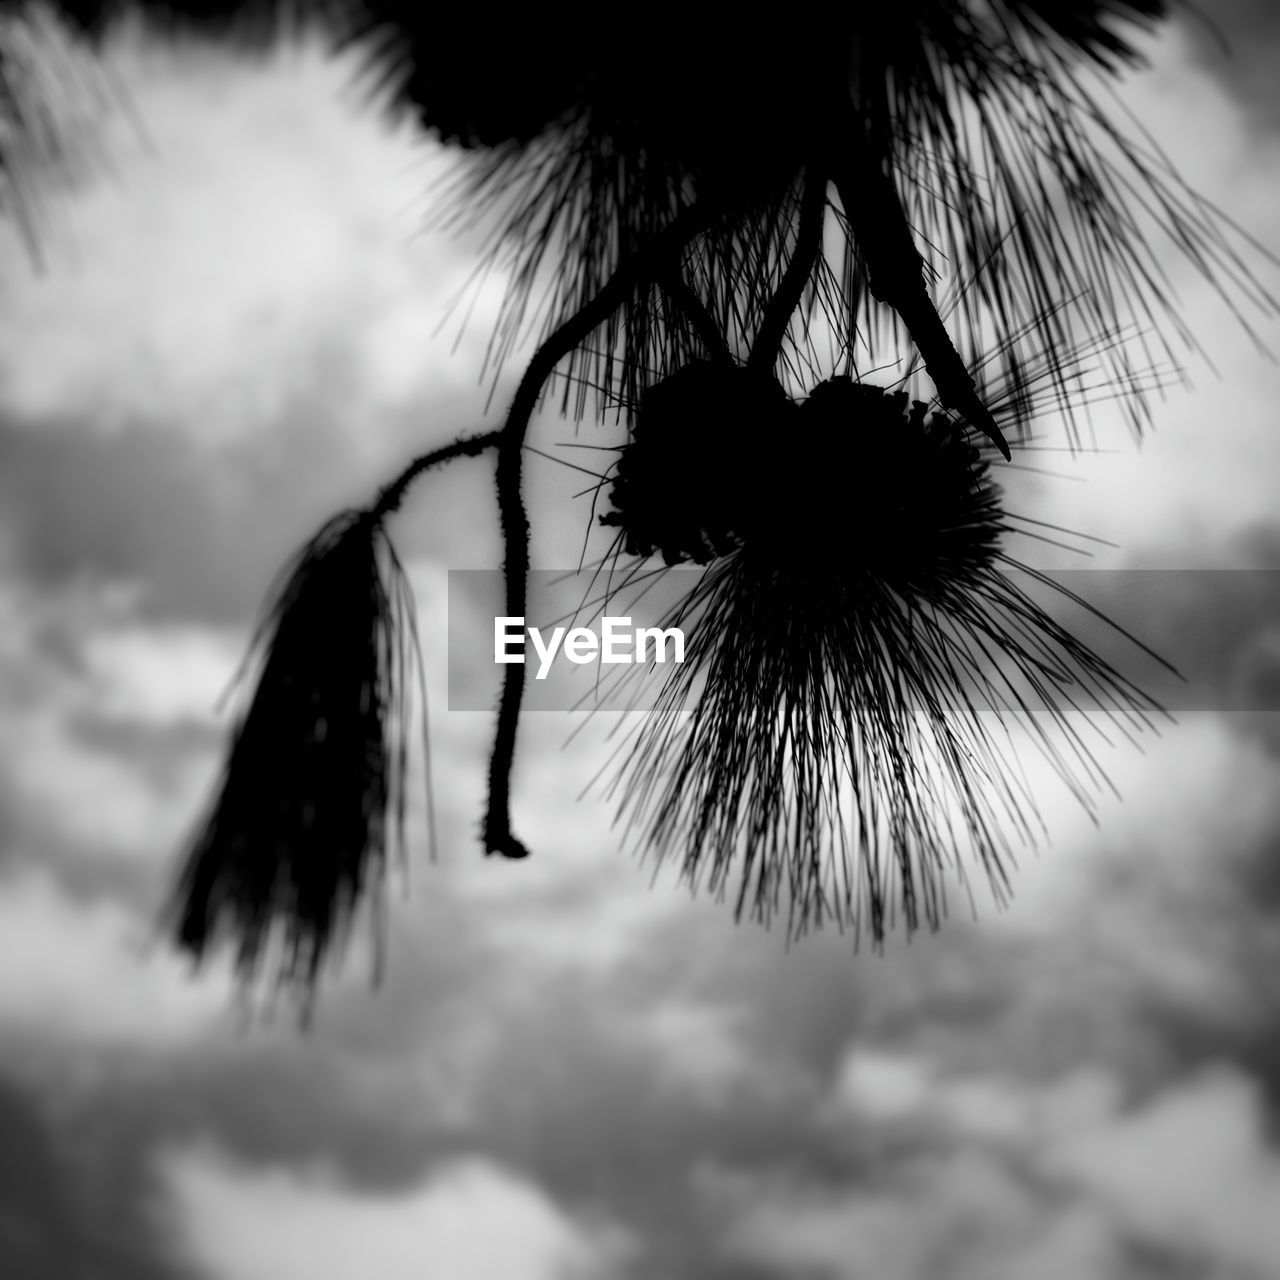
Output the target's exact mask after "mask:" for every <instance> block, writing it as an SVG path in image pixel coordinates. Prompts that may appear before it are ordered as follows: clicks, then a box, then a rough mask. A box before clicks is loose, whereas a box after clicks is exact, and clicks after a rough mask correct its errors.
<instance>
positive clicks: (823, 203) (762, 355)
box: [747, 165, 827, 373]
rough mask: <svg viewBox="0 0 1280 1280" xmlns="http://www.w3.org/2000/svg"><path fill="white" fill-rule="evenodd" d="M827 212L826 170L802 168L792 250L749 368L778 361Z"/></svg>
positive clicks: (764, 367) (765, 368)
mask: <svg viewBox="0 0 1280 1280" xmlns="http://www.w3.org/2000/svg"><path fill="white" fill-rule="evenodd" d="M826 212H827V174H826V170H825V169H824V168H823V167H822V166H820V165H809V166H808V167H806V169H805V172H804V193H803V195H802V197H801V201H800V222H799V226H798V227H797V228H796V247H795V251H794V252H793V253H792V255H791V261H790V262H788V263H787V267H786V270H785V271H784V272H783V273H782V281H781V283H780V284H779V285H778V291H777V293H775V294H774V295H773V297H772V298H771V299H770V300H769V305H768V306H767V307H766V308H765V312H764V319H763V321H762V322H761V324H760V328H759V330H758V332H757V333H756V340H755V342H754V343H753V344H752V347H751V354H750V355H749V356H748V357H747V368H749V369H755V370H758V371H763V372H766V373H767V372H768V371H769V370H771V369H772V368H773V366H774V365H775V364H776V363H777V361H778V356H779V354H780V353H781V351H782V342H783V339H784V338H785V337H786V336H787V329H788V327H789V326H790V324H791V317H792V316H793V315H794V314H795V311H796V308H797V307H798V306H799V305H800V299H801V298H802V297H803V295H804V287H805V285H806V284H808V282H809V279H810V277H811V276H812V275H813V264H814V263H815V262H816V261H817V259H818V254H819V253H820V252H821V250H822V228H823V223H824V221H825V218H826Z"/></svg>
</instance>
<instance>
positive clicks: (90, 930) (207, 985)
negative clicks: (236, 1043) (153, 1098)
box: [0, 870, 231, 1076]
mask: <svg viewBox="0 0 1280 1280" xmlns="http://www.w3.org/2000/svg"><path fill="white" fill-rule="evenodd" d="M0 888H2V892H0V1026H3V1027H4V1028H5V1035H4V1037H3V1039H4V1043H5V1046H6V1050H5V1053H4V1054H3V1055H2V1056H5V1057H9V1056H10V1055H12V1054H14V1053H16V1052H17V1050H18V1048H19V1046H22V1047H23V1049H24V1051H25V1050H27V1049H31V1048H35V1049H37V1050H40V1049H42V1047H46V1046H47V1047H51V1048H57V1049H58V1050H59V1051H60V1053H61V1054H62V1055H64V1057H63V1061H64V1063H65V1065H66V1069H67V1071H68V1072H69V1073H70V1074H71V1075H72V1076H74V1074H75V1072H76V1071H77V1070H78V1069H79V1065H80V1064H78V1054H79V1052H81V1051H83V1050H86V1049H88V1050H94V1051H100V1052H111V1051H115V1050H129V1051H141V1052H148V1051H163V1050H167V1049H172V1048H176V1047H181V1046H183V1045H188V1044H190V1043H191V1042H192V1041H193V1040H195V1039H198V1038H200V1037H201V1036H203V1035H205V1034H206V1033H208V1032H209V1031H211V1030H212V1029H213V1028H215V1027H216V1026H218V1025H219V1024H221V1025H223V1026H224V1027H225V1026H229V1025H230V1017H229V1014H230V1000H231V992H230V989H229V985H228V984H227V983H225V982H219V981H213V980H210V979H209V978H205V979H204V980H202V981H201V982H200V983H198V984H197V983H195V982H193V981H192V980H191V975H190V973H189V972H184V969H185V968H186V966H184V965H181V964H179V963H178V962H177V961H176V960H174V959H173V958H172V957H171V956H169V955H167V954H164V953H163V952H158V953H157V952H154V951H153V950H150V949H149V948H148V942H149V939H148V936H147V930H146V926H145V924H144V923H141V922H140V921H139V920H138V919H137V918H136V917H135V916H134V915H133V914H132V913H131V912H129V911H128V910H126V909H125V908H123V907H121V906H120V905H118V904H117V903H113V902H108V901H102V902H96V903H77V902H74V901H72V900H70V899H69V898H67V897H66V896H64V894H63V893H62V892H61V891H60V890H59V888H58V885H57V882H56V881H55V880H54V878H53V877H52V876H51V875H49V874H47V873H42V872H38V871H35V870H26V871H24V872H21V873H18V874H13V875H10V876H7V877H6V878H5V880H4V882H3V885H2V886H0ZM68 1050H70V1051H71V1052H70V1054H69V1056H66V1055H67V1051H68ZM41 1060H44V1059H43V1055H42V1059H41Z"/></svg>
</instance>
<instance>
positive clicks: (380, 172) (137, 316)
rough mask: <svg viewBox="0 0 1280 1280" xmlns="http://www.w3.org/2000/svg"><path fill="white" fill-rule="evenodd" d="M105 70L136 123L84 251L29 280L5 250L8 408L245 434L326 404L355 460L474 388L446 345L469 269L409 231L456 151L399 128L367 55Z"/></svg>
mask: <svg viewBox="0 0 1280 1280" xmlns="http://www.w3.org/2000/svg"><path fill="white" fill-rule="evenodd" d="M108 57H109V64H110V65H111V66H112V68H113V70H114V72H115V75H116V77H117V78H118V79H119V80H120V81H122V82H123V83H125V84H127V86H128V92H129V95H130V99H131V102H130V110H129V111H128V112H127V113H120V114H118V115H116V116H115V117H112V118H111V119H109V120H108V122H107V123H108V127H107V128H106V129H105V130H104V133H105V136H104V138H103V140H102V144H101V145H102V149H103V151H104V152H105V154H106V155H107V156H108V157H109V158H110V161H111V165H112V173H111V178H110V180H108V179H106V178H104V177H102V176H101V174H99V175H98V176H97V177H96V178H89V177H87V176H86V179H85V181H84V182H83V183H82V184H81V189H80V190H79V191H77V192H76V194H75V199H74V200H73V201H72V202H70V204H69V207H68V210H67V217H66V222H67V225H68V227H69V228H70V231H71V234H72V235H73V237H74V245H73V247H71V248H69V247H68V245H67V244H66V243H65V239H64V238H63V237H58V239H57V240H56V241H55V243H54V245H53V246H52V248H51V251H50V258H51V262H52V265H51V266H50V268H49V269H48V271H47V272H46V273H45V274H44V275H36V274H35V273H33V272H32V271H30V270H29V269H27V264H26V262H25V261H24V250H23V249H22V247H21V245H20V244H19V243H18V242H17V240H16V237H11V238H10V242H9V243H8V244H3V243H0V264H3V266H4V268H5V275H6V277H7V278H6V281H5V293H6V307H5V309H4V316H3V320H0V338H2V342H0V345H2V346H3V349H4V350H5V352H6V359H5V360H4V361H3V363H2V364H0V370H2V372H3V386H4V398H5V401H6V404H7V405H8V406H9V407H10V408H11V409H13V410H15V411H17V412H18V413H19V414H20V415H29V416H32V417H46V416H62V417H69V416H70V417H80V418H83V419H85V420H87V424H88V425H90V426H93V427H99V428H110V427H111V426H113V425H116V424H121V423H126V422H128V421H130V420H138V419H141V420H145V421H157V420H158V421H164V422H166V423H170V424H172V426H173V427H174V429H175V430H184V429H197V430H198V431H199V432H200V434H201V435H202V437H204V438H209V437H210V436H218V437H230V438H245V437H246V436H249V435H251V434H253V433H254V432H255V431H260V430H261V429H262V428H263V427H264V426H266V425H269V424H270V423H271V422H272V420H273V419H274V418H277V417H279V415H280V414H281V412H282V411H283V410H284V409H285V408H287V407H288V405H289V404H290V403H291V401H294V400H296V399H297V397H298V396H299V395H300V394H302V393H304V392H305V391H306V390H307V389H311V390H313V391H315V392H317V393H318V394H317V399H318V400H319V401H320V402H322V403H324V402H328V403H330V404H333V403H334V402H337V403H341V404H345V405H346V406H347V407H348V409H349V411H350V412H351V413H352V414H353V415H355V414H358V415H359V423H360V429H359V430H358V431H356V432H354V433H353V435H352V441H353V443H354V444H356V445H361V444H367V443H371V442H376V440H377V438H378V437H377V434H376V433H373V432H371V431H370V427H371V425H372V424H374V423H376V421H377V418H378V416H379V412H380V411H382V410H385V408H386V407H387V406H393V405H397V404H399V403H401V402H403V401H404V400H406V399H408V398H409V397H410V396H418V397H421V396H422V395H423V394H424V393H425V392H426V391H427V389H428V388H432V394H433V395H438V394H439V392H440V389H441V386H442V384H444V385H447V386H462V385H469V384H470V383H471V382H472V381H473V379H474V368H473V365H472V363H471V362H470V360H469V357H468V354H467V352H466V351H465V350H464V352H463V354H462V355H460V356H458V357H457V358H456V359H452V358H451V357H450V351H449V348H450V345H451V339H452V337H453V331H452V330H446V332H445V333H444V334H442V335H441V337H440V339H439V340H435V341H433V339H432V333H433V331H434V330H435V328H436V325H437V323H438V321H439V318H440V304H441V295H442V293H444V294H446V296H447V292H449V291H451V290H452V289H453V288H455V287H456V285H457V283H458V282H460V280H461V278H463V277H464V276H465V274H466V271H467V270H468V268H469V263H470V255H469V254H468V252H467V251H466V250H465V249H464V248H461V247H460V246H459V245H458V244H457V243H456V242H454V241H452V240H450V239H449V238H447V237H442V236H433V237H427V238H423V237H417V236H415V232H416V231H417V230H418V227H419V226H420V224H421V217H420V216H419V213H418V212H417V210H420V209H422V207H423V201H422V199H421V197H422V194H423V192H424V190H426V189H427V188H429V187H430V186H431V185H432V183H433V182H438V180H439V176H440V174H441V172H442V159H441V154H440V152H439V149H438V148H432V147H430V146H427V145H426V144H424V143H423V142H421V141H415V140H414V139H413V138H412V137H411V135H410V133H409V132H408V131H407V130H406V129H404V128H401V129H399V130H395V131H393V130H390V129H387V128H386V127H385V126H384V124H383V122H382V121H381V120H380V119H379V117H378V116H377V115H376V114H375V113H374V112H373V111H372V110H371V109H370V108H369V106H368V105H367V103H365V102H363V101H362V99H361V96H360V93H359V92H357V91H356V90H355V87H354V80H355V75H356V72H357V70H358V66H359V64H358V62H357V61H356V60H355V59H352V58H344V59H335V60H331V59H329V58H327V57H326V56H325V55H324V53H323V52H322V50H321V48H320V47H319V46H318V45H316V44H311V45H308V46H307V47H306V48H304V49H301V50H296V51H293V52H291V53H281V54H278V55H276V56H273V57H267V58H263V59H262V60H260V61H256V62H246V61H245V60H243V59H242V58H237V57H235V56H234V55H231V54H229V53H228V52H226V51H223V50H219V51H213V50H211V49H205V48H202V47H200V46H196V45H187V46H186V47H183V48H180V49H178V50H171V49H161V48H158V47H156V46H154V45H149V44H139V43H137V42H135V41H130V40H128V39H121V40H117V41H115V42H114V44H113V45H112V47H111V48H110V49H109V51H108ZM138 121H140V122H141V126H142V131H143V136H142V137H139V135H138V133H137V131H136V129H135V122H138ZM480 310H481V314H480V315H479V316H478V317H477V324H476V328H475V329H474V330H469V341H470V342H472V343H476V342H479V343H483V341H484V340H485V338H486V337H487V332H486V331H485V323H486V320H487V318H490V317H491V304H490V302H489V301H488V300H486V301H484V303H483V305H482V306H481V308H480Z"/></svg>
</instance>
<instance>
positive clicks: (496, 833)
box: [483, 201, 720, 858]
mask: <svg viewBox="0 0 1280 1280" xmlns="http://www.w3.org/2000/svg"><path fill="white" fill-rule="evenodd" d="M719 216H720V209H719V206H718V204H717V202H715V201H702V202H700V203H698V204H693V205H690V206H689V207H688V208H686V209H684V210H683V211H682V212H681V213H680V214H678V215H677V216H676V217H675V218H674V219H673V220H672V221H671V222H670V224H668V226H666V227H665V228H664V229H663V230H662V231H660V232H659V233H658V234H657V235H656V236H654V237H653V239H652V240H651V241H650V242H649V243H648V244H647V245H645V246H644V247H643V248H642V249H640V250H639V251H638V252H637V253H636V254H634V255H633V256H632V257H630V258H628V259H627V260H625V261H624V262H622V263H621V264H620V265H619V266H618V268H617V270H616V271H615V272H614V273H613V275H612V276H610V277H609V279H608V281H606V283H605V284H604V285H603V286H602V287H601V289H600V291H599V292H598V293H597V294H596V295H595V297H593V298H592V299H591V300H590V301H589V302H587V303H586V304H584V305H583V306H582V307H581V308H580V309H579V310H578V311H577V312H575V313H574V314H573V315H572V316H570V317H569V319H568V320H566V321H565V322H564V323H563V324H562V325H561V326H560V327H559V328H558V329H557V330H556V331H555V332H554V333H553V334H551V336H550V337H549V338H547V340H546V341H545V342H544V343H543V344H542V346H541V347H539V348H538V350H537V351H536V352H535V353H534V356H533V359H532V360H530V361H529V367H528V368H527V369H526V370H525V372H524V376H523V377H522V378H521V379H520V385H519V386H518V387H517V388H516V394H515V399H514V400H513V401H512V403H511V410H510V412H509V413H508V414H507V421H506V425H505V426H504V427H503V428H502V431H501V433H500V434H501V438H500V440H499V442H498V474H497V487H498V512H499V518H500V520H501V523H502V536H503V540H504V543H505V554H504V557H503V566H502V567H503V576H504V578H505V580H506V610H507V615H508V616H509V617H514V618H518V617H523V616H524V613H525V606H526V601H527V598H528V577H529V516H528V513H527V512H526V511H525V507H524V498H523V495H522V493H521V481H522V475H523V464H524V437H525V432H526V431H527V429H528V426H529V419H530V418H531V417H532V416H533V411H534V409H535V408H536V407H537V404H538V400H539V399H540V397H541V395H542V388H543V386H544V384H545V383H546V381H547V379H548V378H550V377H551V375H552V373H553V372H554V371H555V367H556V365H558V364H559V363H560V361H561V360H563V359H564V358H565V357H566V356H568V355H570V354H571V353H572V352H573V351H574V349H575V348H577V347H578V346H579V345H580V344H581V343H583V342H585V341H586V340H587V338H588V337H590V336H591V334H592V332H594V330H595V329H596V328H597V327H599V326H600V325H602V324H604V323H605V321H607V320H608V319H609V317H610V316H611V315H612V314H613V313H614V312H615V311H616V310H617V309H618V308H619V307H620V306H622V305H623V303H625V302H626V300H627V298H628V297H629V296H630V295H631V294H632V293H633V292H634V291H635V290H636V289H637V288H638V287H639V286H641V285H642V284H645V283H646V282H648V281H651V280H653V279H654V278H655V277H660V276H661V275H662V274H663V271H664V268H668V267H674V268H676V269H678V267H679V262H680V256H681V254H682V253H683V252H684V250H685V249H686V248H687V247H688V246H689V244H690V243H692V241H693V240H694V238H695V237H697V236H698V235H701V234H702V232H704V231H705V230H707V228H709V227H710V226H711V224H712V223H713V222H714V221H715V219H716V218H717V217H719ZM523 697H524V664H523V663H514V662H513V663H508V664H507V665H506V666H505V667H504V668H503V679H502V696H501V699H500V701H499V703H498V723H497V729H496V731H495V733H494V739H493V754H492V756H491V757H490V761H489V807H488V811H487V812H486V814H485V819H484V832H483V837H484V847H485V853H486V855H488V854H494V853H500V854H501V855H502V856H503V857H504V858H527V857H528V856H529V850H528V849H527V848H526V847H525V846H524V844H522V843H521V842H520V840H518V839H517V838H516V836H515V834H514V833H513V832H512V830H511V769H512V765H513V763H514V761H515V750H516V730H517V728H518V727H519V723H520V703H521V700H522V699H523Z"/></svg>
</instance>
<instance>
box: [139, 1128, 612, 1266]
mask: <svg viewBox="0 0 1280 1280" xmlns="http://www.w3.org/2000/svg"><path fill="white" fill-rule="evenodd" d="M158 1166H159V1174H160V1178H161V1182H162V1185H163V1188H164V1196H163V1199H164V1202H165V1208H166V1209H168V1210H170V1211H171V1212H172V1214H173V1215H174V1216H175V1217H176V1223H175V1225H174V1227H173V1228H172V1231H173V1233H174V1234H175V1235H176V1236H177V1238H178V1241H179V1243H180V1247H181V1248H182V1249H183V1251H184V1252H185V1253H186V1254H187V1255H188V1256H189V1258H190V1259H191V1261H193V1262H194V1263H196V1264H197V1265H198V1266H199V1267H200V1268H201V1269H202V1271H203V1273H204V1275H206V1276H208V1277H209V1278H210V1280H295V1278H296V1280H351V1277H354V1276H361V1275H377V1276H378V1278H379V1280H421V1278H422V1277H423V1276H428V1275H439V1276H447V1277H449V1280H511V1278H512V1277H517V1276H519V1277H528V1280H578V1278H581V1280H604V1277H607V1276H609V1275H611V1274H614V1273H615V1270H616V1268H617V1266H618V1264H619V1263H620V1262H621V1260H622V1259H623V1258H624V1257H625V1255H626V1254H627V1253H628V1251H629V1245H628V1243H627V1240H626V1237H625V1236H624V1235H623V1234H622V1233H621V1232H620V1231H619V1230H618V1229H617V1228H616V1227H611V1226H608V1225H607V1224H606V1225H601V1224H593V1223H591V1222H590V1221H587V1220H585V1219H577V1218H575V1217H574V1216H573V1215H571V1214H569V1213H566V1212H565V1210H564V1209H562V1208H561V1207H559V1206H558V1205H557V1204H556V1203H555V1202H554V1201H553V1200H551V1199H550V1198H549V1197H548V1196H547V1195H546V1194H545V1193H544V1192H542V1191H541V1190H540V1189H539V1188H538V1187H536V1186H534V1185H532V1184H530V1183H528V1182H526V1181H524V1180H522V1179H521V1178H519V1177H517V1176H516V1175H514V1174H512V1173H510V1172H508V1171H506V1170H504V1169H503V1168H501V1167H499V1166H497V1165H494V1164H492V1163H489V1162H487V1161H484V1160H481V1159H465V1160H458V1161H455V1162H453V1163H451V1164H449V1165H446V1166H444V1167H442V1168H441V1169H439V1170H438V1171H437V1172H435V1173H434V1174H432V1176H430V1177H429V1178H427V1179H426V1180H425V1181H423V1182H421V1183H420V1184H418V1185H417V1186H415V1187H412V1188H409V1189H406V1190H402V1191H398V1192H383V1193H374V1192H372V1191H367V1190H360V1189H357V1188H352V1187H347V1186H344V1185H342V1183H341V1182H340V1181H339V1180H338V1179H337V1178H336V1177H334V1176H331V1175H328V1174H325V1173H320V1172H314V1171H311V1172H302V1171H297V1170H286V1169H276V1170H270V1171H264V1170H260V1169H255V1168H252V1167H245V1166H240V1165H237V1164H236V1163H234V1162H232V1161H231V1160H229V1159H227V1158H225V1157H223V1156H220V1155H218V1154H216V1153H214V1152H210V1151H208V1150H203V1149H191V1148H175V1149H171V1150H169V1151H167V1152H165V1153H163V1154H162V1156H161V1157H159V1159H158Z"/></svg>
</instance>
